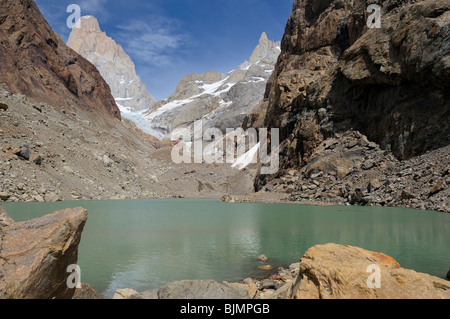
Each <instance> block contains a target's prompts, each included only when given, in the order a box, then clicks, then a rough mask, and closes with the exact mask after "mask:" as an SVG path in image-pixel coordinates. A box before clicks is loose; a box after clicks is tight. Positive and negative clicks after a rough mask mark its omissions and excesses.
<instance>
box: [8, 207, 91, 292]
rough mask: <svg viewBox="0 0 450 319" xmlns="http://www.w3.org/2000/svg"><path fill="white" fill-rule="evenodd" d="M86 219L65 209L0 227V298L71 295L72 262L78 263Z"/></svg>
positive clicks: (83, 212)
mask: <svg viewBox="0 0 450 319" xmlns="http://www.w3.org/2000/svg"><path fill="white" fill-rule="evenodd" d="M86 220H87V211H86V210H85V209H83V208H75V209H66V210H62V211H59V212H55V213H53V214H50V215H46V216H44V217H41V218H37V219H33V220H30V221H25V222H19V223H11V224H10V225H9V226H6V227H3V228H0V299H54V298H57V299H70V298H72V297H73V296H74V294H75V289H70V288H69V287H68V285H67V279H68V277H69V275H70V273H68V272H67V268H68V266H69V265H73V264H76V263H77V260H78V244H79V243H80V239H81V233H82V231H83V228H84V225H85V223H86Z"/></svg>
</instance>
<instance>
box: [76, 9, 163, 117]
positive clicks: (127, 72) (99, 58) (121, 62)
mask: <svg viewBox="0 0 450 319" xmlns="http://www.w3.org/2000/svg"><path fill="white" fill-rule="evenodd" d="M79 23H80V25H79V26H80V28H73V30H72V32H71V34H70V37H69V40H68V42H67V45H68V46H69V47H70V48H72V49H73V50H74V51H76V52H77V53H78V54H80V55H81V56H83V57H84V58H86V59H87V60H89V61H90V62H91V63H92V64H94V65H95V67H96V68H97V69H98V70H99V71H100V74H101V75H102V77H103V78H104V79H105V81H106V82H107V83H108V85H109V86H110V87H111V93H112V95H113V97H114V99H115V100H116V103H117V106H118V107H119V109H120V111H121V112H122V113H128V112H132V111H138V110H143V109H148V108H150V107H152V106H153V104H154V103H155V102H156V100H155V98H154V97H153V96H152V95H151V94H150V93H148V92H147V88H146V86H145V85H144V84H143V83H142V81H141V80H140V78H139V77H138V76H137V75H136V71H135V65H134V63H133V61H131V59H130V57H129V56H128V55H127V54H126V53H125V51H124V50H123V48H122V46H120V45H119V44H117V43H116V42H115V41H114V40H113V39H111V38H110V37H108V36H107V35H106V33H105V32H102V31H101V30H100V26H99V24H98V21H97V19H96V18H94V17H92V16H85V17H82V18H81V19H80V21H79Z"/></svg>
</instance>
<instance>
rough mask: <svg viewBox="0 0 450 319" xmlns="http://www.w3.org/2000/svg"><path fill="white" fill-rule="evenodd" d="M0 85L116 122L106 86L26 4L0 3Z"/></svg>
mask: <svg viewBox="0 0 450 319" xmlns="http://www.w3.org/2000/svg"><path fill="white" fill-rule="evenodd" d="M0 41H1V45H0V85H2V86H4V87H5V89H7V90H8V91H10V92H12V93H20V94H23V95H25V96H27V97H30V98H33V99H36V100H39V101H41V102H46V103H48V104H52V105H55V106H57V107H66V108H68V109H69V108H72V107H73V106H74V105H77V106H78V107H80V108H83V109H84V110H86V111H88V112H95V113H98V114H101V115H102V116H105V114H108V115H109V116H111V117H115V118H117V119H121V115H120V111H119V109H118V107H117V105H116V103H115V101H114V99H113V97H112V95H111V91H110V88H109V86H108V84H107V83H106V82H105V81H104V80H103V78H102V76H101V75H100V73H99V72H98V71H97V69H96V68H95V67H94V66H93V65H92V64H91V63H90V62H89V61H87V60H86V59H84V58H83V57H81V56H80V55H78V54H77V53H75V52H74V51H73V50H71V49H70V48H68V47H67V46H66V45H65V44H64V42H63V41H62V40H61V38H60V37H59V36H58V35H57V34H56V33H55V32H53V30H52V29H51V28H50V26H49V24H48V23H47V21H46V20H45V19H44V17H43V16H42V15H41V13H40V11H39V9H38V7H37V6H36V4H35V3H34V2H33V1H32V0H21V1H15V0H1V1H0Z"/></svg>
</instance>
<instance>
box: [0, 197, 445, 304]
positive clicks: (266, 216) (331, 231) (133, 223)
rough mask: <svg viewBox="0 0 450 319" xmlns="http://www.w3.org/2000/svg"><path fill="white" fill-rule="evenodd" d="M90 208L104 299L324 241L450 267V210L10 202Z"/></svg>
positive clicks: (27, 210)
mask: <svg viewBox="0 0 450 319" xmlns="http://www.w3.org/2000/svg"><path fill="white" fill-rule="evenodd" d="M79 206H81V207H84V208H86V209H88V211H89V217H88V222H87V224H86V227H85V230H84V232H83V236H82V240H81V244H80V247H79V265H80V267H81V280H82V282H86V283H89V284H91V285H92V286H93V287H94V289H96V290H97V291H98V292H100V293H102V294H103V296H104V297H107V298H109V297H112V295H113V294H114V292H115V290H116V289H120V288H133V289H136V290H137V291H144V290H148V289H154V288H159V287H161V286H162V285H164V284H165V283H167V282H171V281H176V280H183V279H215V280H227V281H238V280H242V279H244V278H246V277H249V276H258V275H261V274H262V271H260V270H258V266H259V265H260V263H259V262H258V261H256V258H257V257H258V256H259V255H260V254H265V255H267V256H268V257H269V258H271V264H272V265H273V266H278V265H289V264H290V263H293V262H298V260H299V259H300V257H301V256H302V255H303V254H304V253H305V251H306V250H307V249H308V248H310V247H312V246H314V245H317V244H325V243H329V242H334V243H338V244H345V245H354V246H358V247H362V248H365V249H368V250H373V251H379V252H383V253H385V254H388V255H390V256H392V257H394V258H395V259H396V260H397V261H398V262H399V263H400V264H401V265H402V266H403V267H405V268H411V269H414V270H416V271H419V272H425V273H429V274H431V275H435V276H438V277H441V278H444V276H445V275H446V273H447V271H448V269H449V266H450V246H449V243H450V215H448V214H441V213H434V212H423V211H415V210H408V209H399V208H372V207H313V206H300V205H288V204H286V205H281V204H229V203H217V202H216V201H213V200H189V199H180V200H178V199H177V200H175V199H174V200H123V201H87V202H86V201H81V202H80V201H79V202H64V203H62V202H60V203H3V207H4V208H5V209H6V211H7V212H8V213H9V214H10V215H11V217H12V218H13V219H15V220H16V221H23V220H27V219H31V218H35V217H40V216H43V215H45V214H48V213H51V212H53V211H56V210H59V209H63V208H69V207H79Z"/></svg>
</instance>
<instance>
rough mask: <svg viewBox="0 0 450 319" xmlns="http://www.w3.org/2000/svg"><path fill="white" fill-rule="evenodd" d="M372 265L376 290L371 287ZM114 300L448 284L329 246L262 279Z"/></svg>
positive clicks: (438, 291)
mask: <svg viewBox="0 0 450 319" xmlns="http://www.w3.org/2000/svg"><path fill="white" fill-rule="evenodd" d="M373 265H376V266H377V267H379V268H378V269H379V270H380V276H381V280H382V281H381V282H382V284H380V286H372V284H374V282H372V279H371V277H370V276H371V274H372V272H371V271H368V269H369V267H371V266H373ZM370 269H371V268H370ZM113 299H190V300H192V299H285V300H287V299H450V281H446V280H445V279H441V278H438V277H434V276H430V275H428V274H423V273H418V272H415V271H413V270H409V269H405V268H402V267H401V266H400V265H399V264H398V263H397V262H396V261H395V260H394V259H393V258H392V257H389V256H387V255H384V254H382V253H377V252H371V251H367V250H364V249H362V248H358V247H352V246H342V245H337V244H333V243H330V244H325V245H318V246H314V247H312V248H310V249H308V251H307V252H306V253H305V255H304V256H303V257H302V258H301V260H300V262H299V263H294V264H291V265H290V266H289V267H286V268H283V267H280V268H278V269H277V270H276V271H275V272H270V274H269V275H268V276H267V277H266V278H247V279H245V280H243V281H242V282H238V283H229V282H217V281H214V280H183V281H178V282H173V283H169V284H167V285H165V286H163V287H161V288H160V289H159V290H148V291H144V292H137V291H136V290H133V289H129V288H125V289H118V290H117V291H116V293H115V295H114V297H113Z"/></svg>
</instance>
